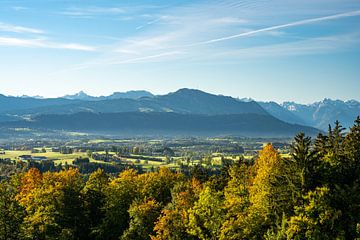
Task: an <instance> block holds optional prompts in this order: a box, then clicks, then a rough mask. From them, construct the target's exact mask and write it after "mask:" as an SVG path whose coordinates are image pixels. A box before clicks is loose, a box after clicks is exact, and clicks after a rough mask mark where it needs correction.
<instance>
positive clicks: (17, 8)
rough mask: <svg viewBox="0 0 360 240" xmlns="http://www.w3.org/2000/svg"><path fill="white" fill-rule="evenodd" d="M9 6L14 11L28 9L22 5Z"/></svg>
mask: <svg viewBox="0 0 360 240" xmlns="http://www.w3.org/2000/svg"><path fill="white" fill-rule="evenodd" d="M11 8H12V9H13V10H15V11H24V10H27V9H28V8H27V7H22V6H13V7H11Z"/></svg>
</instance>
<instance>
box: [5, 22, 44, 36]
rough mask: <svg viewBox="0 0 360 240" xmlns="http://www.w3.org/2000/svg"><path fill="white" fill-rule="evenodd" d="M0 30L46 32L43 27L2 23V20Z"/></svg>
mask: <svg viewBox="0 0 360 240" xmlns="http://www.w3.org/2000/svg"><path fill="white" fill-rule="evenodd" d="M0 31H2V32H13V33H34V34H40V33H44V31H43V30H41V29H36V28H30V27H24V26H17V25H12V24H7V23H2V22H0Z"/></svg>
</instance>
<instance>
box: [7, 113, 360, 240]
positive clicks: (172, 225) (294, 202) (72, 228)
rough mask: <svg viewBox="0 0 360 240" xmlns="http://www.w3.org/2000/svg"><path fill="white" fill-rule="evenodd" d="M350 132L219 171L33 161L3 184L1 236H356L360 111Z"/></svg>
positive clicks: (359, 229)
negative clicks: (92, 167) (113, 173)
mask: <svg viewBox="0 0 360 240" xmlns="http://www.w3.org/2000/svg"><path fill="white" fill-rule="evenodd" d="M344 130H345V129H344V128H342V127H341V125H340V124H339V123H338V122H336V124H335V127H334V128H329V131H328V134H327V135H321V134H320V135H319V136H318V137H317V138H316V139H315V140H314V141H312V140H311V139H310V138H309V137H306V136H305V135H304V134H298V135H297V136H296V137H295V139H294V142H293V144H292V146H291V157H289V158H283V157H281V156H280V155H279V153H278V152H277V151H276V150H275V149H274V147H273V146H272V145H271V144H268V145H266V146H264V148H263V150H261V151H260V153H259V155H258V157H257V159H256V160H255V161H254V162H251V161H250V162H248V161H245V160H240V161H236V162H233V163H232V164H227V165H225V166H224V167H223V169H222V171H221V173H220V174H216V175H211V174H207V173H206V169H203V168H201V167H198V168H197V170H196V171H192V174H191V175H190V176H186V175H185V174H182V173H181V172H177V173H175V172H171V171H170V170H169V169H167V168H161V169H160V170H159V171H157V172H150V173H144V174H138V173H136V172H135V170H125V171H123V172H122V173H120V175H119V176H118V177H116V178H111V177H109V176H108V175H107V174H106V173H105V172H104V171H103V170H101V169H99V170H97V171H95V172H93V173H92V174H91V175H90V176H89V178H88V179H87V180H84V178H83V175H82V174H80V173H79V171H78V169H73V168H70V169H68V170H64V171H60V172H45V173H41V172H40V171H39V170H37V169H35V168H32V169H30V170H29V171H28V172H26V173H22V174H17V175H15V176H13V177H12V178H11V179H8V180H6V181H3V182H1V185H0V239H7V240H9V239H39V240H42V239H123V240H125V239H129V240H130V239H131V240H134V239H135V240H136V239H151V240H165V239H166V240H171V239H173V240H177V239H179V240H180V239H194V240H195V239H204V240H205V239H206V240H208V239H224V240H225V239H226V240H228V239H359V238H360V118H358V119H357V120H356V121H355V125H354V126H353V127H352V128H351V129H350V130H349V132H347V133H344Z"/></svg>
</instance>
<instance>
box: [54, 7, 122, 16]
mask: <svg viewBox="0 0 360 240" xmlns="http://www.w3.org/2000/svg"><path fill="white" fill-rule="evenodd" d="M125 12H126V11H125V9H124V8H119V7H86V8H68V9H66V10H65V11H62V12H60V14H62V15H66V16H72V17H91V16H94V15H105V14H111V15H114V14H123V13H125Z"/></svg>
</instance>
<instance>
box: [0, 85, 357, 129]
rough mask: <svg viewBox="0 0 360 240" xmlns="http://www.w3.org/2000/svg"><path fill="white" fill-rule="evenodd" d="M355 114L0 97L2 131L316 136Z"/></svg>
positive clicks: (122, 99)
mask: <svg viewBox="0 0 360 240" xmlns="http://www.w3.org/2000/svg"><path fill="white" fill-rule="evenodd" d="M358 115H360V103H359V102H358V101H355V100H351V101H341V100H330V99H324V100H323V101H321V102H316V103H313V104H308V105H305V104H298V103H294V102H284V103H281V104H278V103H276V102H256V101H253V100H251V99H237V98H232V97H228V96H223V95H214V94H209V93H206V92H203V91H200V90H195V89H186V88H185V89H180V90H178V91H176V92H173V93H169V94H166V95H153V94H152V93H150V92H147V91H129V92H124V93H122V92H115V93H113V94H111V95H109V96H100V97H94V96H90V95H88V94H86V93H84V92H82V91H81V92H79V93H77V94H74V95H66V96H64V97H60V98H39V97H28V96H26V97H24V96H23V97H11V96H4V95H0V127H1V126H6V127H14V126H16V127H35V128H51V129H68V130H80V129H81V130H86V131H95V130H96V131H103V132H104V131H122V132H125V131H126V132H129V133H130V132H139V131H140V130H141V131H142V132H149V133H150V132H152V133H155V132H158V133H159V132H164V133H166V132H168V133H184V134H191V133H196V134H205V133H209V134H210V133H211V134H231V133H232V134H237V135H244V136H250V135H251V136H254V135H258V136H262V135H266V136H272V135H273V136H280V135H281V136H286V135H293V134H294V133H296V132H299V131H304V132H307V133H310V134H316V133H317V132H319V130H317V129H320V130H326V128H327V127H328V124H330V123H333V122H334V121H336V120H339V121H340V122H341V123H342V124H343V126H345V127H349V126H351V125H352V123H353V121H354V119H355V118H356V117H357V116H358ZM80 123H81V124H80ZM79 124H80V125H79Z"/></svg>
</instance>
